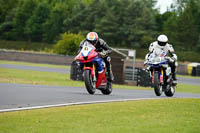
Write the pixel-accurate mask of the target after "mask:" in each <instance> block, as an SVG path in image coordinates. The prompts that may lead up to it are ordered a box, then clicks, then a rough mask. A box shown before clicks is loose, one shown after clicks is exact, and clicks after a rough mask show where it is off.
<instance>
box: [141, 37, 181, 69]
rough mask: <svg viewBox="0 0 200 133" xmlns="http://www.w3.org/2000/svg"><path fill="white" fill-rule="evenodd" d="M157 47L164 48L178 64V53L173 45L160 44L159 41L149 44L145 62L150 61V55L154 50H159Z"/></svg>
mask: <svg viewBox="0 0 200 133" xmlns="http://www.w3.org/2000/svg"><path fill="white" fill-rule="evenodd" d="M157 49H160V50H164V51H165V52H166V53H167V55H168V56H170V57H171V59H172V60H173V62H174V63H175V66H177V65H178V63H177V55H176V54H175V52H174V48H173V46H172V45H171V44H168V43H167V44H166V45H165V46H160V45H158V42H157V41H155V42H153V43H151V44H150V46H149V53H148V54H147V55H146V56H145V62H144V64H146V62H147V61H148V57H149V55H150V54H151V53H152V52H153V51H154V50H157Z"/></svg>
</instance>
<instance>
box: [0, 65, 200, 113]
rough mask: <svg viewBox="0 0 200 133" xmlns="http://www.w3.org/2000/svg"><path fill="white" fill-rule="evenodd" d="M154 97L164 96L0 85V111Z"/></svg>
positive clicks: (184, 95) (147, 92) (145, 92)
mask: <svg viewBox="0 0 200 133" xmlns="http://www.w3.org/2000/svg"><path fill="white" fill-rule="evenodd" d="M2 67H5V68H11V67H12V68H13V69H23V70H35V71H43V70H44V71H47V68H44V67H32V66H22V65H17V67H18V68H16V65H8V64H4V66H2V64H0V68H2ZM23 67H25V68H23ZM50 69H51V70H50ZM53 69H54V70H55V71H54V70H53ZM53 69H52V68H48V71H50V72H58V68H53ZM59 69H60V68H59ZM60 70H61V69H60ZM61 71H63V72H64V73H68V72H69V71H68V70H67V71H66V69H64V70H61ZM61 71H59V72H61ZM63 72H61V73H63ZM197 82H199V81H197ZM157 98H167V97H166V96H165V95H164V94H163V95H162V96H161V97H157V96H155V94H154V91H153V90H128V89H115V88H114V89H113V92H112V93H111V95H103V94H102V93H101V92H100V91H99V90H97V91H96V93H95V94H94V95H90V94H88V93H87V91H86V89H85V87H69V86H64V87H58V86H47V85H30V84H10V83H0V112H5V111H15V110H18V109H19V110H23V109H32V108H34V107H35V108H43V107H56V106H63V105H74V104H86V103H87V104H88V103H99V102H109V101H127V100H141V99H157ZM173 98H200V94H191V93H177V92H176V93H175V95H174V96H173Z"/></svg>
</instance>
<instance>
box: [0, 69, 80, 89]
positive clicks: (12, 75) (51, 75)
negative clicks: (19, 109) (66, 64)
mask: <svg viewBox="0 0 200 133" xmlns="http://www.w3.org/2000/svg"><path fill="white" fill-rule="evenodd" d="M0 82H5V83H22V84H40V85H56V86H77V87H80V86H83V82H80V81H72V80H70V76H69V74H62V73H55V72H40V71H28V70H17V69H8V68H1V69H0Z"/></svg>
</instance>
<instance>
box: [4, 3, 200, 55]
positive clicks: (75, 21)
mask: <svg viewBox="0 0 200 133" xmlns="http://www.w3.org/2000/svg"><path fill="white" fill-rule="evenodd" d="M156 2H157V0H0V39H2V40H20V41H30V42H47V43H56V42H57V41H58V40H59V39H60V38H61V34H63V33H74V34H79V35H84V36H85V35H86V33H87V32H89V31H96V32H97V33H98V34H99V36H100V37H101V38H103V39H104V40H105V41H106V42H107V43H108V44H109V45H111V46H113V47H124V48H147V47H148V46H149V43H151V42H152V41H154V40H155V39H156V38H157V36H158V35H159V34H166V35H167V36H168V37H169V42H170V43H172V44H173V45H174V47H175V48H176V49H178V50H183V51H187V50H190V51H196V52H199V51H200V0H175V1H174V3H173V4H172V6H171V8H169V10H168V11H167V12H165V13H164V14H160V13H159V10H158V9H156V8H155V4H156Z"/></svg>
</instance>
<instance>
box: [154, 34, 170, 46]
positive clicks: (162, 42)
mask: <svg viewBox="0 0 200 133" xmlns="http://www.w3.org/2000/svg"><path fill="white" fill-rule="evenodd" d="M157 41H158V45H160V46H165V45H166V44H167V42H168V38H167V36H166V35H159V36H158V38H157Z"/></svg>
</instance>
